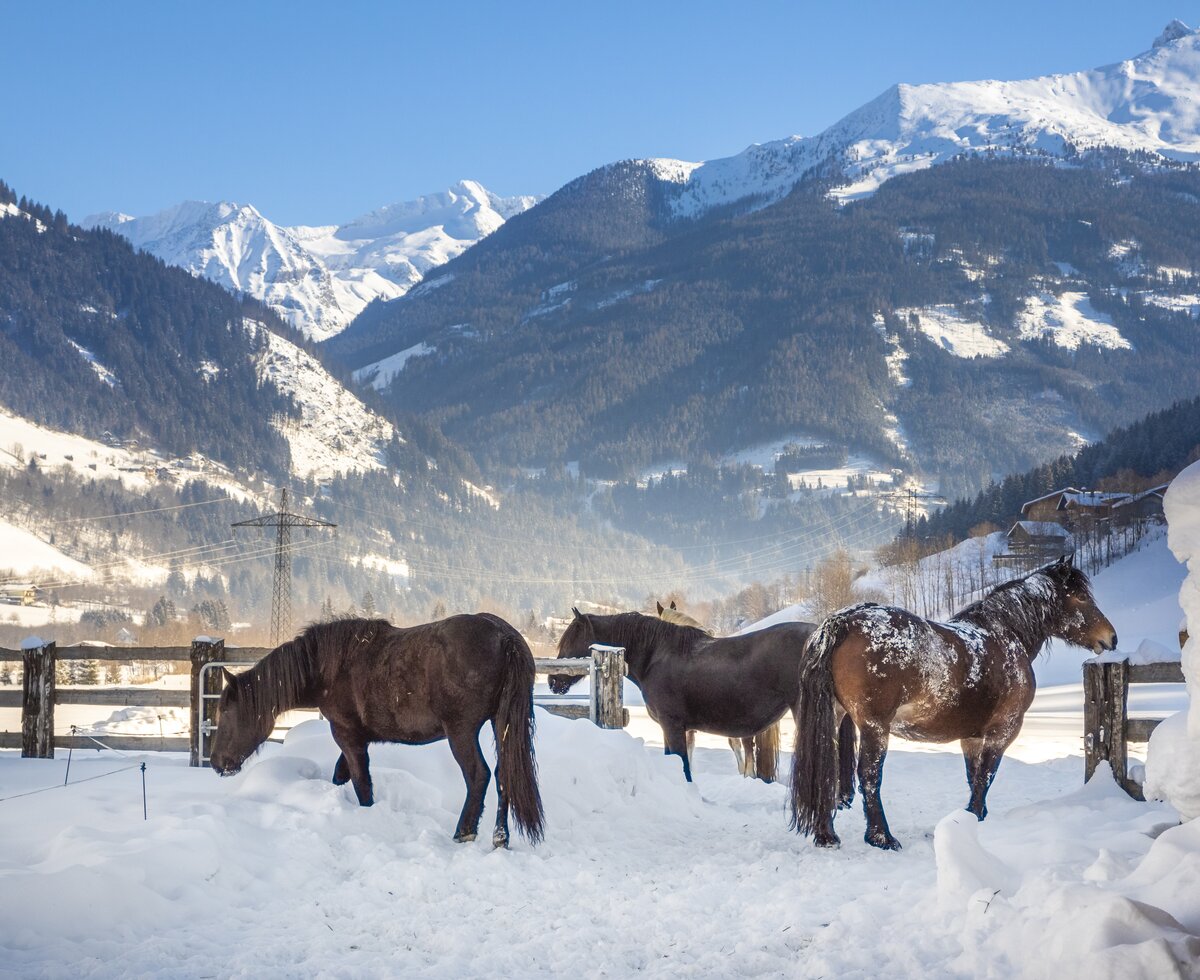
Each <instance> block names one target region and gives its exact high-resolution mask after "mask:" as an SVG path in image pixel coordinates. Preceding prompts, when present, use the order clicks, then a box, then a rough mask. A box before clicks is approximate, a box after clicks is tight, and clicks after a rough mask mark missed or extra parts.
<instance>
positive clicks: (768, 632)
mask: <svg viewBox="0 0 1200 980" xmlns="http://www.w3.org/2000/svg"><path fill="white" fill-rule="evenodd" d="M571 611H572V612H573V613H574V614H575V618H574V619H573V620H572V621H571V624H570V625H569V626H568V627H567V629H566V632H564V633H563V635H562V637H561V638H560V639H559V641H558V656H559V657H560V658H561V657H583V656H587V654H588V648H589V647H591V645H592V644H593V643H604V644H610V645H613V646H619V647H624V648H625V665H626V668H627V669H628V672H629V679H630V680H632V681H633V682H634V683H635V684H636V685H637V686H638V688H639V689H640V690H641V692H642V696H643V697H644V698H645V699H646V710H647V711H648V712H649V714H650V717H651V718H653V719H654V720H655V721H657V722H658V723H659V725H660V726H662V731H663V751H664V752H665V753H666V754H667V755H677V756H679V758H680V759H681V760H683V775H684V778H685V779H686V780H687V781H688V782H691V781H692V766H691V762H690V761H689V759H688V751H687V733H688V731H689V729H691V730H697V731H702V732H712V733H713V734H714V735H724V736H725V737H726V738H739V739H740V738H752V737H753V736H755V735H757V734H758V733H759V732H761V731H762V730H763V729H765V728H767V727H769V726H770V725H773V724H775V723H776V722H777V721H779V719H780V718H782V717H783V713H784V712H785V711H788V710H792V709H793V708H794V706H795V703H796V698H797V696H798V694H799V687H800V662H801V660H802V658H803V657H804V649H805V643H806V641H807V640H808V638H809V636H810V634H811V633H812V631H813V630H814V629H815V628H816V627H815V626H814V624H812V623H780V624H779V625H777V626H769V627H767V628H766V629H762V630H757V631H756V632H753V633H745V634H743V635H741V636H727V637H712V636H709V635H708V634H707V633H705V632H704V631H703V630H701V629H696V628H695V627H694V626H677V625H675V624H674V623H668V622H666V621H665V620H662V619H659V618H657V617H655V616H643V615H642V614H641V613H636V612H631V613H618V614H617V615H614V616H600V615H593V614H584V613H581V612H580V611H579V610H578V609H572V610H571ZM577 680H579V678H578V677H570V676H567V675H564V674H551V675H550V678H549V682H550V689H551V690H552V691H554V693H555V694H565V693H566V692H567V691H568V690H570V688H571V686H572V685H573V684H574V683H575V682H576V681H577ZM852 742H853V736H852V735H851V736H850V737H848V738H846V739H844V740H843V744H844V745H845V746H846V748H845V749H844V750H843V752H844V754H845V760H844V761H845V763H846V764H847V765H849V764H852V762H853V755H852V753H850V752H849V749H850V746H851V745H852ZM847 785H849V784H847ZM840 803H841V804H842V805H849V801H848V800H846V799H843V800H841V801H840Z"/></svg>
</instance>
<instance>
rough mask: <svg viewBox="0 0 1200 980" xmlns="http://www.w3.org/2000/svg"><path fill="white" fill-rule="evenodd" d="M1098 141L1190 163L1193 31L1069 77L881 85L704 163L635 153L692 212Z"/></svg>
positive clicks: (866, 189)
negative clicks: (833, 113) (809, 127)
mask: <svg viewBox="0 0 1200 980" xmlns="http://www.w3.org/2000/svg"><path fill="white" fill-rule="evenodd" d="M1101 146H1104V147H1117V148H1120V149H1124V150H1131V151H1132V150H1142V151H1147V152H1150V153H1154V154H1157V155H1159V156H1161V157H1163V158H1165V159H1169V160H1177V161H1195V160H1200V31H1194V30H1192V29H1191V28H1189V27H1188V26H1187V25H1186V24H1183V23H1182V22H1181V21H1173V22H1172V23H1171V24H1169V25H1167V28H1166V29H1165V30H1164V31H1163V33H1162V34H1161V35H1160V36H1159V38H1158V39H1157V40H1156V41H1155V42H1154V46H1153V47H1152V48H1151V49H1150V50H1149V51H1146V52H1143V53H1142V54H1140V55H1138V56H1137V57H1135V58H1132V59H1130V60H1128V61H1123V62H1120V63H1118V64H1115V65H1108V66H1105V67H1102V68H1096V69H1092V70H1090V71H1082V72H1075V73H1073V74H1063V75H1048V76H1044V77H1041V78H1034V79H1028V80H1025V81H1013V82H1005V81H994V80H985V81H973V82H950V83H934V84H925V85H905V84H899V85H893V86H892V87H891V88H889V89H888V90H887V91H885V92H883V93H882V94H881V95H879V96H878V97H877V98H875V99H873V100H872V101H870V102H868V103H867V104H866V105H863V106H861V107H860V108H858V109H856V110H855V111H854V112H852V113H850V114H849V115H848V116H846V117H845V118H843V119H841V120H840V121H839V122H837V123H835V124H834V125H832V126H830V127H829V128H828V129H826V130H825V131H823V132H822V133H820V134H818V135H817V136H814V137H810V138H803V137H799V136H793V137H790V138H787V139H782V140H776V141H774V142H770V143H763V144H756V145H754V146H751V147H749V148H748V149H746V150H744V151H743V152H742V153H739V154H737V155H736V156H732V157H726V158H724V159H720V160H711V161H708V162H705V163H698V164H696V163H684V162H682V161H677V160H656V161H647V162H648V163H649V164H650V165H651V166H652V167H653V168H654V170H655V172H656V173H657V174H658V175H659V176H660V179H662V180H663V181H664V182H667V183H670V184H673V185H674V187H673V188H672V190H673V196H672V199H671V200H672V205H671V206H672V210H673V212H674V213H675V215H676V216H678V217H693V216H695V215H697V214H701V213H703V212H704V211H707V210H709V209H711V208H713V207H718V206H720V205H724V204H731V203H734V202H736V201H743V200H748V201H751V202H754V203H757V204H769V203H771V202H773V201H776V200H778V199H779V198H781V197H783V196H784V195H785V194H787V193H788V191H790V190H791V189H792V187H794V186H795V185H796V183H797V182H799V181H800V180H802V179H803V178H805V177H807V176H810V175H815V174H818V173H828V174H832V175H834V176H837V175H838V174H840V175H841V176H842V178H843V182H842V186H841V187H840V188H838V189H837V190H835V191H834V194H835V196H837V197H839V198H840V199H843V200H847V199H852V198H855V197H861V196H864V195H867V194H870V193H872V192H873V191H874V190H876V189H877V188H878V187H879V185H880V184H882V183H883V182H884V181H886V180H888V179H890V178H891V177H894V176H897V175H899V174H902V173H907V172H910V171H913V170H920V169H924V168H926V167H930V166H933V165H935V164H938V163H942V162H945V161H946V160H949V159H952V158H953V157H955V156H957V155H959V154H962V153H971V152H993V153H1042V154H1046V155H1050V156H1065V155H1067V154H1068V153H1070V152H1071V151H1072V149H1088V148H1093V147H1101Z"/></svg>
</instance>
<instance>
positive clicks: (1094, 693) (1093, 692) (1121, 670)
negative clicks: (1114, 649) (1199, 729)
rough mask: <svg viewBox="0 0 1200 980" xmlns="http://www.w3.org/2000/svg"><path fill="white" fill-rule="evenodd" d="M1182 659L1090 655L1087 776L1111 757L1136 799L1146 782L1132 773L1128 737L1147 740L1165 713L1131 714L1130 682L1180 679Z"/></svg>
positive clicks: (1087, 665) (1085, 741) (1085, 716)
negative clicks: (1149, 661) (1136, 660)
mask: <svg viewBox="0 0 1200 980" xmlns="http://www.w3.org/2000/svg"><path fill="white" fill-rule="evenodd" d="M1182 683H1183V665H1182V664H1180V663H1179V661H1168V662H1165V663H1156V664H1131V663H1129V661H1127V660H1119V661H1097V660H1086V661H1084V664H1083V780H1084V782H1087V781H1088V780H1089V779H1091V778H1092V773H1094V772H1095V771H1096V766H1098V765H1099V764H1100V763H1101V762H1104V761H1107V762H1108V764H1109V765H1110V766H1111V767H1112V773H1113V778H1114V779H1115V780H1116V781H1117V784H1118V785H1119V786H1120V787H1121V788H1122V789H1123V790H1125V792H1126V793H1128V794H1129V795H1130V796H1132V797H1133V798H1134V799H1135V800H1141V799H1145V797H1144V796H1143V795H1142V784H1141V783H1139V782H1138V781H1137V780H1136V779H1133V778H1131V777H1130V775H1129V743H1130V742H1148V741H1149V740H1150V733H1151V732H1152V731H1154V729H1155V728H1156V727H1158V724H1159V722H1161V721H1162V719H1161V718H1130V717H1129V685H1130V684H1182Z"/></svg>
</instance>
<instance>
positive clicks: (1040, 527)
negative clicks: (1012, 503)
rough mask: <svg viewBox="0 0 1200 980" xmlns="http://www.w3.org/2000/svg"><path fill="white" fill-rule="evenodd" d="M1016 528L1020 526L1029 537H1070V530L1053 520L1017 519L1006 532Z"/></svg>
mask: <svg viewBox="0 0 1200 980" xmlns="http://www.w3.org/2000/svg"><path fill="white" fill-rule="evenodd" d="M1017 528H1020V529H1021V530H1022V531H1024V532H1025V533H1026V534H1028V535H1029V536H1030V537H1034V538H1062V539H1063V540H1069V539H1070V537H1071V532H1070V531H1068V530H1067V529H1066V528H1065V527H1063V526H1062V525H1061V524H1055V523H1054V521H1017V523H1016V524H1014V525H1013V526H1012V527H1011V528H1010V529H1009V532H1008V533H1009V534H1010V535H1011V534H1012V533H1013V531H1015V530H1016V529H1017Z"/></svg>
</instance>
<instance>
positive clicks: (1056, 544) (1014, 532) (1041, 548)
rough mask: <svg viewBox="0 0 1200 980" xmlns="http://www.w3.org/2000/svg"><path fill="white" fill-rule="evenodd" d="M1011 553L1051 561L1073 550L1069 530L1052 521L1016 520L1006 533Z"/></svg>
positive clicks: (1073, 546) (1041, 560) (1072, 541)
mask: <svg viewBox="0 0 1200 980" xmlns="http://www.w3.org/2000/svg"><path fill="white" fill-rule="evenodd" d="M1006 538H1007V540H1008V552H1009V554H1012V555H1021V556H1028V557H1031V558H1036V559H1037V560H1038V561H1039V562H1043V561H1053V560H1054V559H1055V558H1061V557H1063V556H1064V555H1069V554H1071V552H1072V551H1074V550H1075V541H1074V539H1073V538H1072V537H1071V532H1070V531H1068V530H1067V529H1066V528H1065V527H1063V526H1062V525H1061V524H1056V523H1055V522H1054V521H1017V523H1016V524H1014V525H1013V526H1012V528H1011V529H1010V530H1009V532H1008V534H1007V535H1006Z"/></svg>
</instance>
